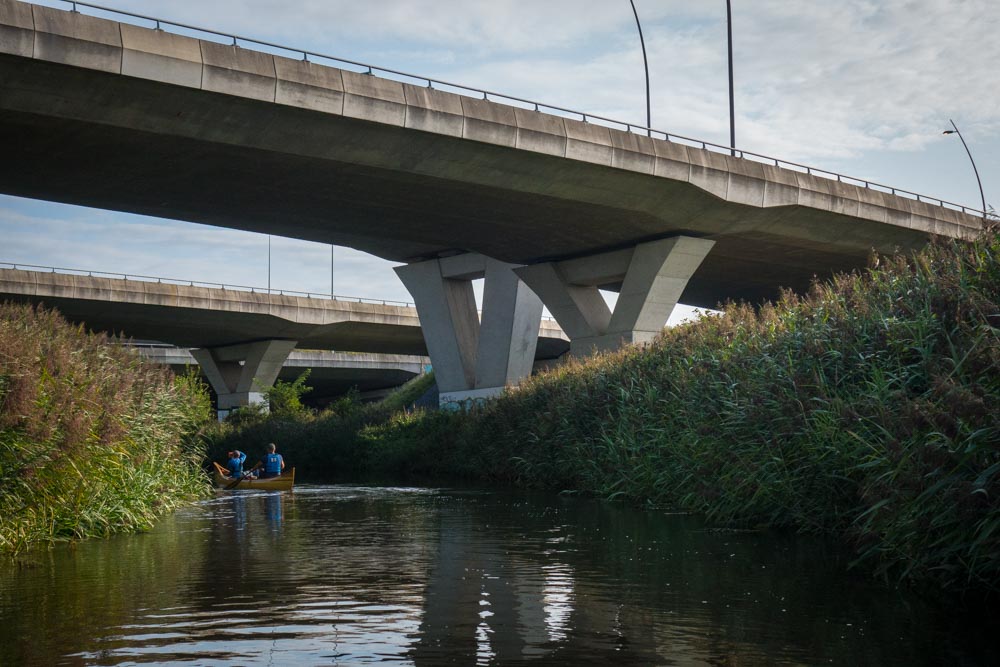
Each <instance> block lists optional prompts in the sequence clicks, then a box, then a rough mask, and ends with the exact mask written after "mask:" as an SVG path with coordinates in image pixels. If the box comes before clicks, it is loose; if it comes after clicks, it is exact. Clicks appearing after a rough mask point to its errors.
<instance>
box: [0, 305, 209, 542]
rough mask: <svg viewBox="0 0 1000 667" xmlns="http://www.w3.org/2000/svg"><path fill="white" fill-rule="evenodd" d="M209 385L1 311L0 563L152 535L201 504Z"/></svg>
mask: <svg viewBox="0 0 1000 667" xmlns="http://www.w3.org/2000/svg"><path fill="white" fill-rule="evenodd" d="M210 419H211V403H210V400H209V397H208V394H207V392H206V390H205V389H204V387H203V385H202V384H201V382H200V381H199V380H197V379H195V378H193V377H192V376H182V377H174V376H173V375H172V374H171V373H170V371H169V370H168V369H166V368H164V367H160V366H157V365H155V364H150V363H148V362H145V361H143V360H141V359H140V358H139V357H138V356H137V355H135V354H134V353H132V352H130V351H129V350H127V349H125V348H123V347H121V346H120V345H117V344H114V342H113V341H111V340H110V339H108V338H107V337H106V336H103V335H97V334H90V333H87V332H85V331H84V330H83V329H82V328H81V327H76V326H73V325H71V324H69V323H67V322H66V321H65V320H64V319H63V318H62V317H61V316H60V315H59V314H58V313H56V312H55V311H51V310H45V309H42V308H33V307H31V306H24V305H16V304H9V303H5V304H0V553H2V552H6V553H15V554H16V553H18V552H20V551H22V550H24V549H26V548H28V547H30V546H33V545H37V544H44V543H47V542H51V541H55V540H76V539H82V538H86V537H93V536H107V535H110V534H112V533H117V532H127V531H135V530H141V529H146V528H149V527H150V526H152V524H153V523H154V522H155V521H156V519H157V518H159V517H161V516H163V515H164V514H166V513H167V512H170V511H172V510H173V509H174V508H175V507H177V506H178V505H179V504H180V503H183V502H185V501H188V500H191V499H194V498H198V497H202V496H204V495H205V494H206V493H207V491H208V489H209V486H208V484H207V478H206V477H205V475H204V473H203V472H202V471H201V468H200V466H201V462H202V459H203V458H204V449H203V445H202V444H201V438H200V433H199V432H200V430H201V429H202V428H203V427H204V426H205V425H206V424H207V423H210V422H209V420H210Z"/></svg>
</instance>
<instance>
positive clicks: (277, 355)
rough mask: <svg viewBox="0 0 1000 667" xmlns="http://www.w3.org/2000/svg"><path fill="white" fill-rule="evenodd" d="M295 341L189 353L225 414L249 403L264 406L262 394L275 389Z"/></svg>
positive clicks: (242, 345) (263, 341)
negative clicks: (275, 382) (210, 386)
mask: <svg viewBox="0 0 1000 667" xmlns="http://www.w3.org/2000/svg"><path fill="white" fill-rule="evenodd" d="M295 345H296V341H294V340H262V341H257V342H255V343H243V344H240V345H228V346H225V347H203V348H200V349H197V350H191V356H193V357H194V358H195V361H197V362H198V365H199V366H201V370H202V372H203V373H204V374H205V377H206V378H208V382H209V384H211V385H212V389H214V390H215V393H216V394H217V395H218V398H219V412H220V413H225V412H227V411H229V410H232V409H233V408H238V407H240V406H243V405H249V404H250V403H263V402H264V392H265V391H267V390H268V389H270V388H271V387H272V386H273V385H274V381H275V380H277V379H278V373H280V372H281V366H282V365H283V364H284V363H285V360H286V359H288V353H289V352H291V351H292V350H293V349H295Z"/></svg>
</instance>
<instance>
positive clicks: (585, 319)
mask: <svg viewBox="0 0 1000 667" xmlns="http://www.w3.org/2000/svg"><path fill="white" fill-rule="evenodd" d="M713 245H715V241H709V240H707V239H699V238H693V237H688V236H677V237H673V238H669V239H661V240H658V241H650V242H648V243H640V244H638V245H637V246H635V247H634V248H628V249H625V250H616V251H612V252H607V253H602V254H600V255H592V256H589V257H582V258H577V259H570V260H564V261H560V262H546V263H543V264H534V265H531V266H524V267H521V268H518V269H515V270H514V272H515V273H516V274H517V275H518V276H519V277H520V278H521V279H522V280H523V281H524V282H525V283H527V285H528V286H529V287H530V288H531V289H532V290H533V291H534V292H535V293H536V294H538V296H540V297H541V299H542V302H543V303H544V304H545V305H546V306H547V307H548V309H549V312H551V313H552V315H553V317H555V318H556V321H557V322H559V326H561V327H562V329H563V331H565V332H566V335H567V336H569V337H570V352H571V353H572V354H574V355H577V356H582V355H587V354H592V353H593V352H596V351H601V350H613V349H617V348H619V347H621V346H622V345H623V344H626V343H646V342H649V341H651V340H652V339H653V338H655V337H656V335H657V334H659V333H660V332H661V331H662V330H663V326H664V325H665V324H666V322H667V318H669V317H670V313H671V312H672V311H673V309H674V306H676V305H677V302H678V300H679V299H680V297H681V294H682V293H683V292H684V288H685V287H686V286H687V282H688V280H689V279H690V278H691V276H692V275H693V274H694V272H695V270H697V268H698V267H699V266H700V265H701V262H702V260H704V259H705V256H706V255H707V254H708V251H709V250H711V248H712V246H713ZM600 289H609V290H612V291H618V292H619V297H618V303H617V304H616V306H615V310H614V312H612V311H611V309H610V308H608V305H607V303H606V302H605V301H604V298H603V297H602V296H601V294H600V291H599V290H600Z"/></svg>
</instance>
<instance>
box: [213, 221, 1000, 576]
mask: <svg viewBox="0 0 1000 667" xmlns="http://www.w3.org/2000/svg"><path fill="white" fill-rule="evenodd" d="M998 336H1000V237H997V236H995V235H989V236H987V237H985V238H983V239H981V240H980V241H978V242H976V243H974V244H951V243H949V244H938V245H932V246H930V247H928V248H927V249H926V250H924V251H923V252H921V253H919V254H917V255H915V256H912V257H904V256H898V257H895V258H881V259H880V260H879V261H878V263H877V266H875V267H873V268H871V269H869V270H867V271H864V272H859V273H856V274H852V275H842V276H838V277H836V278H835V279H833V280H832V281H829V282H825V283H820V284H817V285H815V286H814V287H813V289H812V290H811V291H810V292H809V293H808V294H807V295H803V296H796V295H794V294H790V293H788V294H785V295H783V296H782V298H781V299H780V300H779V301H778V302H777V303H775V304H768V305H765V306H763V307H761V308H756V309H755V308H753V307H750V306H746V305H733V304H731V305H729V306H727V307H726V308H725V311H724V313H723V314H721V315H718V316H712V317H706V318H703V319H702V320H700V321H698V322H695V323H691V324H687V325H684V326H679V327H675V328H673V329H670V330H668V331H666V332H665V333H664V335H663V336H662V338H661V339H659V340H658V341H657V342H656V343H654V344H653V345H650V346H649V347H646V348H644V349H630V350H625V351H622V352H618V353H615V354H606V355H601V356H598V357H596V358H592V359H588V360H585V361H583V362H572V363H569V364H567V365H564V366H562V367H560V368H558V369H556V370H553V371H550V372H547V373H543V374H541V375H538V376H536V377H534V378H532V379H531V380H530V381H528V382H526V383H525V384H524V385H522V387H520V388H518V389H517V390H514V391H510V392H508V393H507V394H506V395H505V396H503V397H502V398H500V399H498V400H495V401H491V402H489V403H487V404H485V405H483V406H480V407H478V408H475V409H473V410H471V411H470V412H468V413H464V414H456V413H446V412H424V411H413V412H409V413H405V412H398V411H393V410H387V409H384V408H370V407H359V406H355V405H353V404H350V402H349V401H347V402H345V404H344V405H341V406H340V408H339V409H333V410H331V411H328V412H327V413H325V414H322V415H319V416H316V415H309V416H289V415H286V416H276V417H274V418H271V419H260V420H257V421H251V422H247V423H244V424H243V425H234V426H230V427H229V428H230V430H229V431H228V433H227V434H226V435H225V436H223V437H221V440H220V442H218V443H217V447H218V448H219V449H223V448H224V447H226V446H228V443H229V442H246V441H247V440H250V441H253V442H255V443H257V444H260V445H263V444H264V443H266V442H267V441H270V440H274V441H276V442H280V443H281V446H282V448H283V451H285V452H286V453H287V454H288V456H289V458H290V459H295V460H296V461H297V463H298V465H300V466H301V468H310V467H311V468H312V469H313V471H312V474H314V475H315V474H317V473H324V472H325V474H327V475H328V476H331V477H333V476H339V477H357V476H359V475H364V476H376V477H381V478H385V477H396V478H400V477H409V478H412V477H415V476H419V477H425V478H438V479H441V478H444V479H452V480H454V479H457V478H462V479H468V480H474V481H477V482H490V483H501V484H511V485H520V486H527V487H536V488H547V489H553V490H573V491H581V492H588V493H593V494H597V495H600V496H604V497H608V498H621V499H628V500H631V501H639V502H644V503H650V504H654V505H656V506H666V507H670V508H674V509H681V510H687V511H692V512H696V513H700V514H703V515H705V516H707V517H708V518H709V519H710V520H711V521H713V522H715V523H716V524H718V525H725V526H741V527H763V526H767V527H788V528H793V529H797V530H801V531H808V532H815V533H824V534H829V535H833V536H837V537H841V538H844V539H846V540H848V541H849V543H850V544H851V545H852V546H853V548H854V549H855V550H856V553H857V562H858V563H860V564H861V565H862V566H865V567H868V568H870V569H872V570H874V571H875V572H877V573H879V574H880V575H882V576H884V577H886V578H888V579H890V580H895V581H908V582H919V583H925V584H929V585H930V586H931V587H933V588H936V589H938V590H944V591H947V592H976V593H978V592H984V591H991V590H992V591H994V592H996V591H997V590H1000V511H998V510H1000V337H998ZM247 447H248V448H249V447H250V445H247Z"/></svg>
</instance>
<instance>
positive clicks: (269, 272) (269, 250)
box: [267, 234, 271, 292]
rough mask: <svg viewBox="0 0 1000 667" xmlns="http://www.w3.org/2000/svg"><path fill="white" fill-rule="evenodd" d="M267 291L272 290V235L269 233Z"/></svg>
mask: <svg viewBox="0 0 1000 667" xmlns="http://www.w3.org/2000/svg"><path fill="white" fill-rule="evenodd" d="M267 291H268V292H270V291H271V235H270V234H268V235H267Z"/></svg>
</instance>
